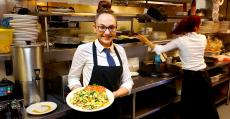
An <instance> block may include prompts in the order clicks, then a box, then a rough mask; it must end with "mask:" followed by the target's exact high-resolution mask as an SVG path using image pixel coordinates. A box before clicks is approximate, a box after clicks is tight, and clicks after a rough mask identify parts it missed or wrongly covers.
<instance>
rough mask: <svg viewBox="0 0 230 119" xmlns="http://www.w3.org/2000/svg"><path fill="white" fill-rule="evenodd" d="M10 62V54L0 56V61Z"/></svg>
mask: <svg viewBox="0 0 230 119" xmlns="http://www.w3.org/2000/svg"><path fill="white" fill-rule="evenodd" d="M5 60H11V54H10V53H7V54H0V61H5Z"/></svg>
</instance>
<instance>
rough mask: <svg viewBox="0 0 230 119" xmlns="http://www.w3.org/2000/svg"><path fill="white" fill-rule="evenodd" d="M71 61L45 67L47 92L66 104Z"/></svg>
mask: <svg viewBox="0 0 230 119" xmlns="http://www.w3.org/2000/svg"><path fill="white" fill-rule="evenodd" d="M70 66H71V61H62V62H54V63H49V64H46V65H45V80H46V82H45V84H46V91H47V93H49V94H50V95H52V96H54V97H55V98H57V99H58V100H60V101H62V102H63V103H65V99H66V96H67V94H68V93H69V92H70V89H69V88H68V86H67V84H68V73H69V69H70Z"/></svg>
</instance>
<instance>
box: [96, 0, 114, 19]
mask: <svg viewBox="0 0 230 119" xmlns="http://www.w3.org/2000/svg"><path fill="white" fill-rule="evenodd" d="M103 13H107V14H113V10H112V9H111V3H110V2H109V1H107V0H101V1H100V2H99V3H98V7H97V15H96V19H97V18H98V17H99V16H100V15H101V14H103Z"/></svg>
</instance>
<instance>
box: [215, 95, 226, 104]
mask: <svg viewBox="0 0 230 119" xmlns="http://www.w3.org/2000/svg"><path fill="white" fill-rule="evenodd" d="M226 99H227V96H226V94H221V93H220V94H219V95H216V96H215V98H214V101H215V104H219V103H220V102H223V101H224V100H226Z"/></svg>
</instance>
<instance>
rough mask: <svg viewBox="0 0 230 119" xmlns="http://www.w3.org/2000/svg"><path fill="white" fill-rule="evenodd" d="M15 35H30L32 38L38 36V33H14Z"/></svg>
mask: <svg viewBox="0 0 230 119" xmlns="http://www.w3.org/2000/svg"><path fill="white" fill-rule="evenodd" d="M14 35H15V36H17V35H30V36H38V33H37V32H14Z"/></svg>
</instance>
